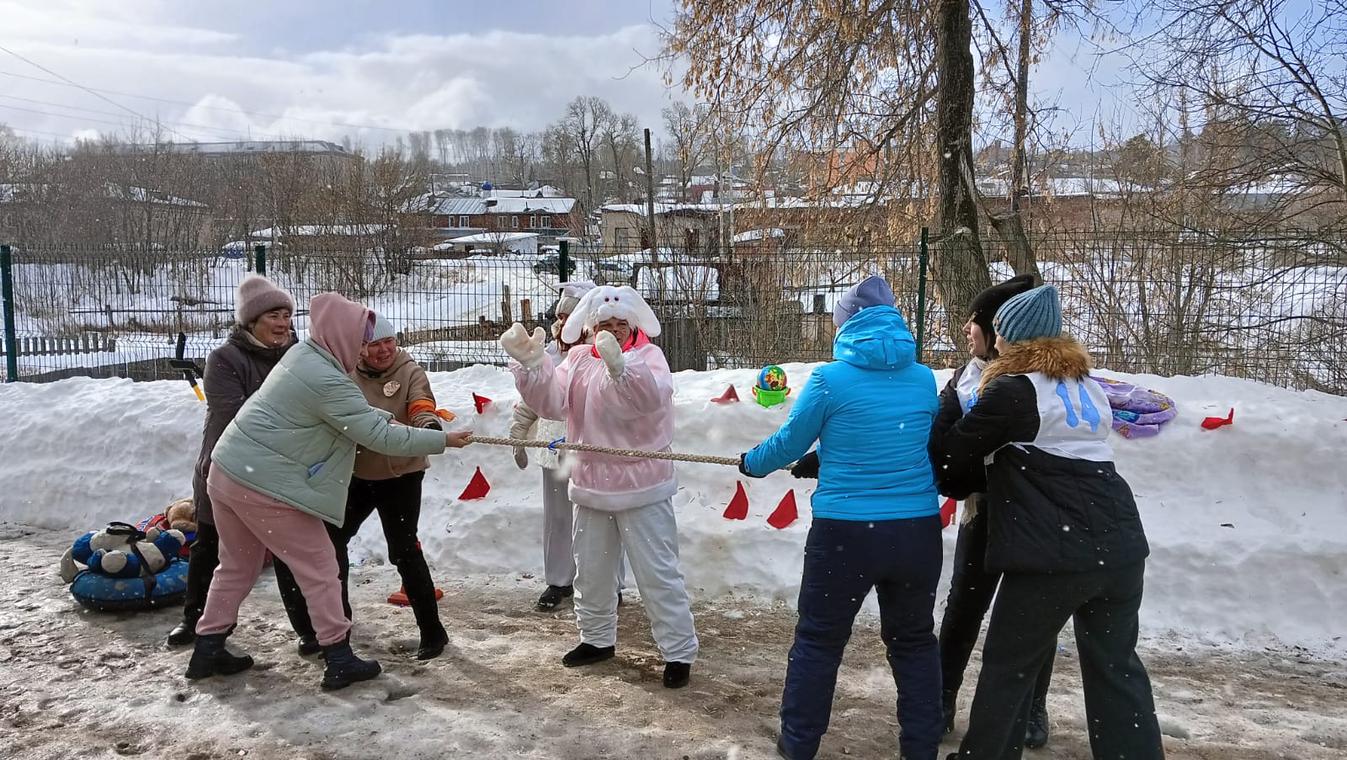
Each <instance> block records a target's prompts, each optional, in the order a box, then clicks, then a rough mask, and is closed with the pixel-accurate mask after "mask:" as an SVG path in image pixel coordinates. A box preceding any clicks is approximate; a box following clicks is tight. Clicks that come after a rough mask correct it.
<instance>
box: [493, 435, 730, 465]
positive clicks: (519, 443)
mask: <svg viewBox="0 0 1347 760" xmlns="http://www.w3.org/2000/svg"><path fill="white" fill-rule="evenodd" d="M468 440H469V441H471V442H472V443H485V444H487V445H489V446H511V447H518V448H525V449H554V450H560V451H588V452H591V453H594V454H611V455H612V456H615V457H635V458H637V459H669V460H672V461H674V462H696V463H697V464H723V465H727V466H729V467H738V466H739V460H738V458H734V457H713V456H707V455H705V454H680V453H678V452H676V451H638V450H636V449H614V448H611V447H609V446H594V445H592V444H588V443H558V442H556V441H532V440H528V439H525V438H493V437H491V436H485V435H474V436H469V437H468Z"/></svg>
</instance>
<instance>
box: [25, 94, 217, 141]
mask: <svg viewBox="0 0 1347 760" xmlns="http://www.w3.org/2000/svg"><path fill="white" fill-rule="evenodd" d="M0 108H3V109H5V110H7V111H21V112H23V113H32V114H38V115H41V116H55V117H56V118H58V119H72V120H75V121H80V122H88V123H94V124H110V125H112V126H114V127H123V128H126V127H130V126H134V125H132V124H129V123H127V122H125V121H113V120H111V119H95V118H93V117H91V116H80V115H76V114H69V113H55V112H53V111H43V110H41V109H38V108H24V107H23V106H11V105H7V104H5V103H0ZM164 126H165V128H167V129H168V130H169V131H171V132H172V133H173V134H175V135H177V136H178V137H180V138H182V139H183V140H187V141H188V142H193V141H192V140H191V139H189V138H187V137H185V136H184V135H183V134H182V133H181V132H179V131H177V130H175V129H173V128H172V127H168V125H166V124H165V125H164Z"/></svg>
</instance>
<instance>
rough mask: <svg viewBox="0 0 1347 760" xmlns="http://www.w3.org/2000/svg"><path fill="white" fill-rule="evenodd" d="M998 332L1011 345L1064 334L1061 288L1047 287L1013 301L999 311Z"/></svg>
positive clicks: (997, 313)
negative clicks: (1059, 292)
mask: <svg viewBox="0 0 1347 760" xmlns="http://www.w3.org/2000/svg"><path fill="white" fill-rule="evenodd" d="M995 325H996V333H997V334H998V335H1000V336H1001V337H1003V338H1005V339H1006V342H1007V343H1020V342H1022V341H1026V340H1034V339H1036V338H1055V337H1057V336H1058V335H1061V334H1062V302H1061V300H1060V299H1059V298H1058V297H1057V288H1054V287H1053V286H1051V285H1043V286H1041V287H1037V288H1034V289H1033V290H1027V291H1025V292H1023V293H1020V294H1019V295H1017V296H1015V297H1013V298H1011V299H1010V300H1009V301H1006V302H1005V303H1004V304H1002V305H1001V308H999V309H997V310H996V319H995Z"/></svg>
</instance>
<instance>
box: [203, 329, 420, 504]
mask: <svg viewBox="0 0 1347 760" xmlns="http://www.w3.org/2000/svg"><path fill="white" fill-rule="evenodd" d="M390 420H392V415H390V414H388V413H387V412H384V411H381V410H379V409H375V408H373V407H371V406H370V405H369V402H367V401H365V396H364V394H363V393H361V392H360V388H359V387H357V386H356V384H355V382H354V381H353V380H351V378H350V377H349V376H347V374H346V372H345V371H343V370H342V367H341V363H340V362H339V361H338V360H337V359H336V358H335V357H334V356H333V355H332V354H331V353H329V352H328V351H327V350H325V349H324V348H322V347H321V346H319V345H318V344H317V343H316V342H315V341H314V340H313V339H312V338H310V339H309V340H306V341H304V342H302V343H299V344H298V345H296V346H295V347H294V348H291V349H290V351H289V352H287V353H286V355H285V358H283V359H281V361H280V363H279V364H277V365H276V368H275V369H274V370H272V371H271V374H270V375H269V376H268V377H267V379H266V382H264V383H263V384H262V387H261V388H260V389H259V390H258V391H257V393H255V394H253V395H252V396H251V397H250V398H249V399H248V401H247V402H246V403H245V404H244V405H243V408H242V409H240V410H239V413H238V416H236V417H235V418H234V421H233V422H231V423H230V424H229V427H227V428H226V429H225V431H224V434H223V435H221V436H220V441H219V443H217V444H216V445H215V452H214V453H213V454H212V455H211V461H212V462H214V466H215V467H218V468H220V469H221V470H223V471H224V472H225V473H226V474H228V475H229V477H231V478H233V479H234V480H237V481H238V482H240V483H242V484H243V485H245V486H247V487H249V488H251V489H253V490H255V491H257V492H259V493H262V494H266V495H267V496H270V497H272V498H274V499H277V500H279V501H282V502H284V503H286V504H289V505H291V506H293V507H295V508H296V509H299V510H300V511H303V512H307V513H309V514H311V515H314V516H316V517H320V518H322V519H323V520H326V521H327V522H329V523H332V524H333V525H337V526H340V525H341V524H342V523H343V522H344V520H345V515H346V489H347V486H348V485H349V483H350V481H351V471H352V468H353V467H354V466H355V455H356V446H357V445H359V446H363V447H365V448H367V449H371V450H373V451H377V452H379V453H382V454H388V455H391V456H403V457H413V456H425V455H428V454H440V453H443V452H444V449H445V443H446V441H445V435H444V433H443V432H440V431H438V430H431V429H424V428H414V427H408V426H405V425H396V424H390Z"/></svg>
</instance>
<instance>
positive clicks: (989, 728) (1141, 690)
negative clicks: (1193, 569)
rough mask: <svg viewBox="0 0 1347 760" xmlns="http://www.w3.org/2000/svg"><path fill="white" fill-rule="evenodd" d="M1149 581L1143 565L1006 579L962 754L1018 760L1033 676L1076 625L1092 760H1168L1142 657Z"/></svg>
mask: <svg viewBox="0 0 1347 760" xmlns="http://www.w3.org/2000/svg"><path fill="white" fill-rule="evenodd" d="M1144 575H1145V563H1144V562H1137V563H1135V564H1132V565H1127V566H1124V567H1118V568H1106V569H1103V570H1092V571H1089V572H1084V573H1066V574H1061V575H1020V574H1017V573H1006V575H1005V577H1004V578H1002V579H1001V590H1000V593H998V594H997V596H996V605H995V607H994V608H993V609H992V621H991V626H990V627H989V628H988V629H987V643H986V645H985V646H984V647H983V655H982V674H981V675H980V676H979V677H978V685H977V693H976V694H975V695H974V697H973V710H972V713H971V714H970V715H969V723H968V733H966V734H965V735H964V739H963V743H962V744H960V745H959V757H960V758H970V759H971V760H1013V759H1014V758H1019V757H1020V754H1021V751H1022V750H1023V745H1024V730H1025V723H1026V721H1027V720H1028V717H1029V702H1030V694H1031V693H1032V691H1033V688H1034V682H1033V679H1032V678H1031V677H1030V676H1029V675H1028V674H1033V673H1037V672H1039V670H1040V669H1041V668H1042V667H1043V664H1044V663H1045V662H1047V660H1048V658H1049V657H1050V656H1051V654H1052V650H1053V649H1054V647H1055V646H1056V639H1057V634H1058V632H1059V631H1060V630H1061V628H1062V626H1063V625H1065V624H1066V621H1067V620H1074V621H1075V628H1076V647H1077V649H1079V651H1080V674H1081V681H1082V683H1083V685H1084V688H1085V718H1086V719H1085V724H1086V725H1087V726H1088V727H1089V730H1090V749H1091V750H1092V753H1093V755H1094V757H1096V758H1127V760H1160V759H1161V758H1163V757H1164V756H1165V753H1164V747H1163V745H1162V744H1161V741H1160V724H1159V721H1158V719H1157V718H1156V716H1155V699H1154V697H1153V695H1152V694H1151V682H1150V677H1149V676H1147V674H1146V668H1145V666H1144V665H1142V664H1141V658H1140V657H1138V656H1137V652H1136V643H1137V610H1138V609H1140V607H1141V592H1142V585H1143V576H1144Z"/></svg>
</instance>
